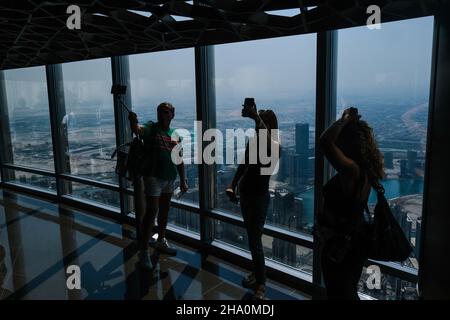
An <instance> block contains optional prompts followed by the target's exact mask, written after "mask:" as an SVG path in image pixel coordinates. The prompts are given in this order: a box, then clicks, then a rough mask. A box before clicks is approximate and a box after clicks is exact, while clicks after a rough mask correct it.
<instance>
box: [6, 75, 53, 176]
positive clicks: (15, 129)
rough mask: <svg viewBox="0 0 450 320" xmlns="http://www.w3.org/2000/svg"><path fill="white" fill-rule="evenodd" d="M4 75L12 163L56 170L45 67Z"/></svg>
mask: <svg viewBox="0 0 450 320" xmlns="http://www.w3.org/2000/svg"><path fill="white" fill-rule="evenodd" d="M4 75H5V86H6V99H7V107H8V116H9V129H10V137H11V144H12V162H13V163H14V164H16V165H23V166H27V167H33V168H38V169H45V170H50V171H54V170H55V169H54V162H53V148H52V135H51V128H50V114H49V108H48V94H47V81H46V77H45V67H33V68H25V69H15V70H6V71H4ZM2 134H5V132H4V133H2ZM5 136H8V135H5Z"/></svg>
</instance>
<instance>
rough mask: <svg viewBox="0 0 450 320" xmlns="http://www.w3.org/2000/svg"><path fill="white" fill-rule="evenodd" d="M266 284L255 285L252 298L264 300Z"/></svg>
mask: <svg viewBox="0 0 450 320" xmlns="http://www.w3.org/2000/svg"><path fill="white" fill-rule="evenodd" d="M265 295H266V286H265V285H263V284H260V285H258V286H256V290H255V293H254V294H253V297H252V300H265Z"/></svg>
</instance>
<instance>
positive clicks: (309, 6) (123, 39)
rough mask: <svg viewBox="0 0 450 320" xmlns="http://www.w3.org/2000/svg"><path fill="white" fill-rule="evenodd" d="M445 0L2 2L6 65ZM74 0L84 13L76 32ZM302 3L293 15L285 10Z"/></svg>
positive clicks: (323, 23) (282, 29)
mask: <svg viewBox="0 0 450 320" xmlns="http://www.w3.org/2000/svg"><path fill="white" fill-rule="evenodd" d="M441 1H446V0H199V1H179V0H172V1H150V0H78V1H77V0H73V1H63V0H60V1H38V0H2V1H0V69H11V68H20V67H30V66H36V65H45V64H51V63H62V62H69V61H78V60H86V59H94V58H102V57H110V56H118V55H127V54H134V53H143V52H153V51H162V50H171V49H179V48H186V47H195V46H203V45H214V44H222V43H229V42H238V41H247V40H254V39H263V38H271V37H280V36H288V35H297V34H304V33H311V32H319V31H325V30H332V29H340V28H347V27H353V26H359V25H363V24H366V21H367V19H368V17H369V16H370V14H368V13H367V11H366V10H367V7H368V6H369V5H378V6H379V7H380V8H381V21H382V22H389V21H395V20H401V19H407V18H414V17H421V16H427V15H433V14H435V13H436V12H437V11H438V10H439V6H440V4H441ZM70 5H77V6H79V8H80V11H81V15H80V17H81V25H80V27H81V28H80V29H79V30H77V29H74V30H71V29H69V28H68V27H67V20H68V19H69V17H70V16H71V13H67V8H68V7H69V6H70ZM284 9H296V12H295V13H294V14H293V15H292V16H283V15H282V14H280V11H278V10H284Z"/></svg>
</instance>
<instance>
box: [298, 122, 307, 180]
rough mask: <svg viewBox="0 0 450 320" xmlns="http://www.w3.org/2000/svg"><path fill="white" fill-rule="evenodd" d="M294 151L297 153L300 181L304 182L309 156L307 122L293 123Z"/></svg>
mask: <svg viewBox="0 0 450 320" xmlns="http://www.w3.org/2000/svg"><path fill="white" fill-rule="evenodd" d="M295 153H296V154H298V155H299V158H298V160H297V161H298V166H299V172H298V174H299V175H298V176H299V178H300V180H301V182H304V181H305V180H306V179H307V177H308V156H309V124H308V123H296V124H295Z"/></svg>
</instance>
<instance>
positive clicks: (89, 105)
mask: <svg viewBox="0 0 450 320" xmlns="http://www.w3.org/2000/svg"><path fill="white" fill-rule="evenodd" d="M62 69H63V79H64V96H65V111H66V114H65V117H64V119H63V123H62V124H61V125H66V126H67V134H68V137H67V138H68V145H69V156H70V172H68V173H71V174H74V175H78V176H82V177H85V178H89V179H93V180H96V181H102V182H110V183H111V182H112V183H117V175H116V174H115V172H114V165H115V164H114V162H113V160H111V154H112V152H113V151H114V149H115V148H116V138H115V125H114V105H113V97H112V95H111V93H110V92H111V84H112V80H111V79H112V77H111V60H110V59H98V60H88V61H81V62H72V63H66V64H63V67H62Z"/></svg>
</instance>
